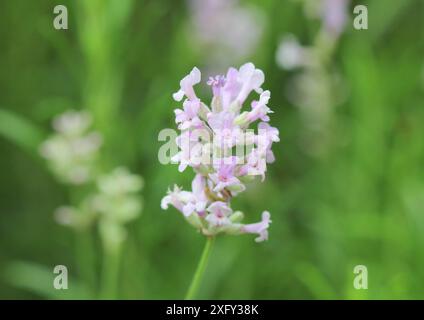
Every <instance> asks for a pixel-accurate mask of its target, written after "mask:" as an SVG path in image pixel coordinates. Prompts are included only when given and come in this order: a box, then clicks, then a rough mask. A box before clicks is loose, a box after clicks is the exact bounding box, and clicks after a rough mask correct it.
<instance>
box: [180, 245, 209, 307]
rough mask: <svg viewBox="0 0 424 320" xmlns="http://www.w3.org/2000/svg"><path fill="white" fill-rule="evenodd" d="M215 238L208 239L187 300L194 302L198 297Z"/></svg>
mask: <svg viewBox="0 0 424 320" xmlns="http://www.w3.org/2000/svg"><path fill="white" fill-rule="evenodd" d="M214 242H215V237H207V240H206V244H205V247H204V248H203V252H202V256H201V257H200V260H199V264H198V265H197V269H196V272H195V273H194V276H193V279H192V280H191V284H190V287H189V288H188V291H187V294H186V296H185V300H192V299H194V298H195V297H196V294H197V292H198V290H199V287H200V283H201V281H202V278H203V274H204V273H205V270H206V267H207V264H208V260H209V257H210V254H211V251H212V247H213V244H214Z"/></svg>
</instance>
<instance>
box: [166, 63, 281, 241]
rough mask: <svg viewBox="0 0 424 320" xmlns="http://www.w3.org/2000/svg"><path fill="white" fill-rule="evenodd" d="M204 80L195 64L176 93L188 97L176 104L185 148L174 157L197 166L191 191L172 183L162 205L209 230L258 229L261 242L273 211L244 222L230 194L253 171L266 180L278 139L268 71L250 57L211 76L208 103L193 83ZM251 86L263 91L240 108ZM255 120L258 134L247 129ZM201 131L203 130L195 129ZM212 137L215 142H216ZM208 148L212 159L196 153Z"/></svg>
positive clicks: (179, 142) (177, 96) (238, 189)
mask: <svg viewBox="0 0 424 320" xmlns="http://www.w3.org/2000/svg"><path fill="white" fill-rule="evenodd" d="M200 81H201V74H200V71H199V70H198V69H197V68H193V70H192V71H191V72H190V74H189V75H188V76H186V77H184V78H183V80H182V81H181V82H180V89H179V90H178V91H177V92H176V93H175V94H174V96H173V97H174V99H175V100H176V101H182V100H183V98H184V97H185V98H186V99H185V100H184V102H183V109H176V110H175V116H176V117H175V122H176V123H177V125H178V129H179V130H180V131H181V135H180V136H179V137H177V145H178V146H179V147H180V149H181V151H180V152H179V153H177V155H176V156H174V161H176V162H178V163H179V171H184V170H185V169H186V168H187V167H191V168H192V169H193V170H194V172H195V177H194V179H193V182H192V187H191V191H184V190H182V189H181V188H179V187H178V186H174V187H173V188H172V189H170V190H168V194H167V195H166V196H165V197H164V198H163V199H162V202H161V207H162V209H168V207H169V206H170V205H171V206H173V207H175V208H176V209H177V210H179V211H180V212H181V213H182V214H183V217H184V218H185V219H186V220H187V221H188V222H189V223H190V224H192V225H193V226H194V227H195V228H196V229H198V230H199V231H200V232H202V233H203V234H204V235H206V236H214V235H217V234H219V233H226V234H234V235H236V234H245V233H252V234H257V238H256V241H258V242H260V241H264V240H267V239H268V227H269V224H270V223H271V219H270V214H269V212H267V211H264V212H263V214H262V220H261V221H260V222H258V223H253V224H242V223H241V220H242V219H243V213H242V212H240V211H233V210H232V209H231V206H230V202H231V199H232V198H233V197H234V196H236V195H237V194H239V193H241V192H243V191H244V190H245V189H246V186H245V184H246V183H247V182H249V181H252V180H253V179H254V178H255V176H258V177H261V180H262V181H263V180H264V178H265V173H266V170H267V163H271V162H273V161H274V160H275V158H274V154H273V152H272V145H273V143H275V142H278V141H279V140H280V139H279V131H278V129H277V128H273V127H271V126H270V125H269V124H268V122H269V121H270V117H269V115H270V114H272V110H271V109H270V108H269V107H268V106H267V105H268V102H269V100H270V97H271V93H270V92H269V91H268V90H265V91H264V90H263V89H262V84H263V83H264V81H265V76H264V73H263V72H262V70H260V69H257V68H256V67H255V66H254V65H253V63H246V64H244V65H243V66H241V67H240V69H238V70H237V69H235V68H230V69H228V71H227V74H226V75H225V76H224V75H218V76H215V77H211V78H210V79H209V81H207V84H208V85H209V86H210V87H211V91H212V93H213V98H212V101H211V104H210V107H209V106H207V105H206V104H204V103H203V102H202V101H201V100H200V99H199V98H198V97H197V95H196V93H195V92H194V89H193V86H194V85H196V84H198V83H200ZM252 92H256V93H257V94H259V99H258V100H254V101H252V102H251V103H250V105H251V107H250V109H248V110H247V111H242V108H243V105H244V104H245V103H246V101H247V99H248V96H249V95H250V94H251V93H252ZM254 125H257V128H258V134H257V135H255V134H254V133H253V130H252V129H249V127H250V126H254ZM249 130H250V131H249ZM198 131H202V132H203V133H204V134H197V132H198ZM245 132H250V133H251V135H250V139H245V138H246V137H245ZM210 141H213V142H214V143H213V146H212V147H211V143H210ZM217 141H218V143H217ZM236 147H242V150H243V152H242V153H241V154H240V153H237V155H236V156H233V155H232V150H233V149H234V148H236ZM244 147H246V149H247V150H245V149H244ZM205 149H209V152H206V154H208V155H209V154H212V156H213V161H209V160H210V159H209V157H203V156H202V157H200V158H199V157H197V156H198V154H197V153H198V152H200V153H202V152H204V150H205Z"/></svg>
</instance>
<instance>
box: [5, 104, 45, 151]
mask: <svg viewBox="0 0 424 320" xmlns="http://www.w3.org/2000/svg"><path fill="white" fill-rule="evenodd" d="M0 136H2V137H3V138H5V139H7V140H9V141H10V142H12V143H14V144H16V145H17V146H19V147H21V148H23V149H25V150H26V151H29V152H31V153H34V152H35V153H36V152H37V149H38V146H39V145H40V143H41V142H42V141H43V140H44V139H45V136H46V134H45V133H44V132H43V130H42V129H40V128H39V127H37V126H36V125H34V124H33V123H31V122H30V121H29V120H27V119H24V118H23V117H21V116H19V115H17V114H15V113H13V112H11V111H7V110H4V109H0Z"/></svg>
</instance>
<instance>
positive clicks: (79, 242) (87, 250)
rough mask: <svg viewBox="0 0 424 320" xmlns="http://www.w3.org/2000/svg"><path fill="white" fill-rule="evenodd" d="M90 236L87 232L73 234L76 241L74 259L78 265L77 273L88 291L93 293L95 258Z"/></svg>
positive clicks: (94, 285)
mask: <svg viewBox="0 0 424 320" xmlns="http://www.w3.org/2000/svg"><path fill="white" fill-rule="evenodd" d="M92 240H93V239H92V238H91V234H90V231H89V230H78V231H77V232H76V233H75V241H76V248H75V251H76V259H77V263H78V271H79V274H80V276H81V279H82V280H83V281H84V283H85V284H86V285H87V287H88V288H89V289H90V291H94V290H95V287H96V284H95V279H96V273H95V269H94V266H95V257H94V249H93V242H92Z"/></svg>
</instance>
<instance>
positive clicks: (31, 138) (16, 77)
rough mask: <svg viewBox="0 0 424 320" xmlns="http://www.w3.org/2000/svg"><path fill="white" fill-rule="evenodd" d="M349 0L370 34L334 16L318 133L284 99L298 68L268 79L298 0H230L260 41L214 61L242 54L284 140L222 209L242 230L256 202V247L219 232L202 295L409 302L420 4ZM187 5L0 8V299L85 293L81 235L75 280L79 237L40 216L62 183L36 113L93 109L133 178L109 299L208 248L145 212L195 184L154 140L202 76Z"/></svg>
mask: <svg viewBox="0 0 424 320" xmlns="http://www.w3.org/2000/svg"><path fill="white" fill-rule="evenodd" d="M58 4H64V5H66V6H67V7H68V15H69V29H68V30H55V29H54V28H53V24H52V22H53V18H54V16H55V15H54V14H53V8H54V6H55V5H58ZM355 4H366V5H367V6H368V9H369V29H368V30H362V31H358V30H354V29H353V27H352V22H351V21H349V22H348V24H347V26H346V30H345V31H344V33H343V34H342V35H341V36H340V39H339V41H338V43H337V47H336V48H335V49H334V52H333V53H332V55H331V68H330V69H332V70H337V73H338V74H339V75H340V76H341V77H342V79H343V83H344V85H343V87H344V90H345V97H344V98H343V99H342V100H341V102H340V103H338V104H337V105H334V106H331V108H330V109H329V110H330V111H328V114H327V118H326V119H327V121H326V123H325V125H324V128H321V129H320V130H321V131H320V133H319V134H315V131H313V129H311V127H310V126H308V124H307V122H305V117H304V115H303V113H304V111H301V110H302V109H300V108H298V107H297V106H295V105H294V104H293V103H292V102H291V100H290V99H288V98H287V87H288V83H289V82H290V81H291V79H292V78H293V75H294V74H295V73H296V72H297V71H285V70H282V69H280V68H279V67H278V66H277V63H276V61H275V53H276V50H277V47H278V44H279V41H280V39H281V37H282V36H283V35H284V34H286V33H293V34H295V35H296V36H297V37H298V38H299V39H300V41H301V42H302V43H303V44H306V45H312V44H313V40H314V37H315V36H316V30H317V26H319V24H320V22H319V21H317V20H316V19H315V20H311V19H308V18H307V17H306V16H305V14H304V11H303V9H302V5H301V3H300V2H299V1H297V2H296V1H282V0H262V1H250V2H249V1H241V4H240V5H243V6H250V5H253V6H255V7H256V8H257V9H258V10H260V11H261V14H262V20H263V30H262V35H261V37H260V40H259V42H258V44H257V45H256V47H255V49H254V50H252V52H250V53H249V54H248V55H247V56H246V57H243V58H242V59H239V60H241V61H237V59H238V58H237V59H236V58H235V57H233V56H231V53H228V54H226V57H227V58H228V61H227V60H226V58H225V57H224V58H223V60H221V65H220V66H218V67H217V69H218V71H220V72H223V71H224V70H225V69H226V68H227V67H230V66H231V65H233V64H235V66H237V67H239V66H240V65H241V64H242V63H244V62H247V61H252V62H253V63H255V65H256V66H257V67H258V68H260V69H262V70H264V73H265V76H266V81H265V84H264V88H267V89H269V90H270V91H271V93H272V97H271V103H270V106H271V108H272V109H273V110H274V111H275V113H274V114H273V115H272V117H271V124H272V125H273V126H275V127H277V128H279V130H280V137H281V142H280V143H278V144H276V145H275V146H274V152H275V155H276V158H277V160H276V162H275V163H273V164H271V165H269V167H268V168H269V169H268V170H269V171H268V175H267V179H266V180H265V182H264V183H262V184H261V183H255V184H252V185H250V186H249V188H248V191H246V192H245V193H243V194H241V195H240V196H239V197H238V198H237V199H236V201H235V202H234V204H233V208H236V209H241V210H242V211H244V212H245V213H246V217H247V220H248V221H256V220H257V219H258V218H259V216H260V213H261V212H262V211H263V210H269V211H270V212H271V214H272V220H273V223H272V225H271V227H270V237H269V241H267V242H264V243H260V244H257V243H255V242H254V241H253V237H252V236H249V235H245V236H237V237H235V236H220V237H219V238H218V239H217V241H216V244H215V247H214V250H213V252H212V257H211V261H210V264H209V266H208V269H207V271H206V276H205V278H204V281H203V283H202V286H201V290H200V293H199V297H200V298H211V299H333V298H334V299H406V298H412V299H419V298H423V297H424V296H423V287H424V268H423V265H424V250H423V244H424V180H423V178H424V176H423V170H422V169H423V164H424V142H423V137H424V125H423V120H424V100H423V98H424V71H423V70H424V54H423V53H424V1H422V0H403V1H398V0H373V1H366V0H362V1H354V2H353V3H351V6H350V9H349V12H350V13H351V16H352V11H353V10H352V8H353V6H354V5H355ZM189 5H190V3H189V1H171V0H169V1H164V0H145V1H135V0H133V1H131V0H125V1H123V0H122V1H121V0H85V1H82V0H75V1H70V0H63V1H59V2H58V1H53V0H40V1H28V0H26V1H24V0H16V1H1V3H0V154H1V157H0V168H1V172H0V181H1V184H0V298H3V299H5V298H22V299H30V298H48V299H62V298H63V299H65V298H90V297H93V296H91V295H90V293H89V292H92V291H95V290H96V288H97V286H98V279H99V277H100V275H99V274H100V270H101V257H100V253H99V251H100V250H97V249H96V248H98V247H99V243H98V235H97V234H96V230H93V232H92V234H90V236H89V237H90V241H92V242H93V247H94V251H92V252H91V253H87V257H89V258H87V257H86V258H87V259H86V262H87V263H90V268H91V269H92V275H91V276H87V275H86V274H83V273H82V271H81V270H80V268H79V267H78V262H77V259H78V255H77V254H76V252H75V242H76V241H78V238H79V235H78V234H77V233H75V232H74V231H72V230H71V229H69V228H65V227H63V226H60V225H58V224H56V222H55V221H54V219H53V212H54V210H55V208H57V207H58V206H60V205H63V204H66V203H69V201H70V199H69V198H70V194H71V193H72V190H70V189H69V188H68V187H66V186H63V185H62V184H60V183H59V182H57V181H56V180H55V179H54V177H53V175H52V174H51V173H50V171H49V170H48V169H47V167H46V163H45V161H43V159H41V157H40V156H39V153H38V147H39V144H40V143H41V142H42V141H43V139H45V138H46V137H47V135H48V134H50V133H51V126H50V122H51V119H52V118H53V117H54V116H55V115H57V114H59V113H61V112H63V111H65V110H68V109H70V108H72V109H87V110H89V111H90V112H91V113H92V114H93V115H94V118H95V124H96V128H97V129H98V130H99V131H101V132H102V133H103V135H104V139H105V143H104V147H103V149H102V161H103V162H104V163H105V166H106V167H114V166H118V165H125V166H128V167H129V168H130V169H131V170H132V172H134V173H137V174H139V175H141V176H143V178H144V180H145V187H144V189H143V191H142V193H141V196H142V198H143V199H144V209H143V212H142V214H141V216H140V217H139V218H138V219H137V220H136V221H134V222H132V223H131V224H130V225H129V226H128V239H127V241H126V242H125V246H124V249H123V250H124V252H123V254H122V260H121V270H120V274H119V288H118V290H119V291H118V297H119V298H122V299H177V298H183V297H184V294H185V291H186V289H187V287H188V285H189V282H190V280H191V276H192V274H193V272H194V270H195V268H196V265H197V261H198V259H199V256H200V254H201V250H202V247H203V245H204V241H205V240H204V237H202V236H201V235H200V234H198V233H196V232H195V231H194V229H193V228H191V227H190V226H189V225H188V224H187V223H186V222H185V221H184V220H183V219H182V217H181V214H180V213H177V211H176V210H174V209H172V210H171V209H170V210H168V211H162V210H161V209H160V200H161V198H162V197H163V196H164V194H165V192H166V190H167V188H168V186H171V185H173V184H174V183H177V184H179V185H183V186H185V187H188V186H189V185H190V181H191V179H192V177H193V174H192V172H191V171H190V170H187V171H186V172H184V173H183V174H180V173H179V172H178V170H177V166H175V165H168V166H164V165H161V164H160V163H159V162H158V159H157V153H158V149H159V147H160V146H161V142H158V139H157V136H158V133H159V131H160V130H161V129H163V128H175V123H174V114H173V109H174V108H175V107H177V106H178V104H177V103H175V102H174V101H173V100H172V93H173V92H175V91H176V90H177V89H178V87H179V80H180V79H181V78H182V77H183V76H184V75H185V74H187V73H188V72H189V70H191V68H192V67H193V66H197V67H199V68H200V69H201V70H202V71H203V70H209V69H213V67H211V59H210V58H209V54H208V53H209V52H210V49H209V48H204V47H202V46H198V45H197V44H196V43H195V42H194V41H193V35H192V33H193V32H194V31H193V28H192V27H190V15H191V14H192V13H191V11H190V9H189ZM229 27H230V26H229ZM329 72H332V71H329ZM199 88H200V87H199ZM205 88H206V86H203V89H205ZM202 94H203V96H204V97H206V98H207V97H208V93H207V92H206V90H204V92H203V93H202ZM334 94H336V93H334ZM206 98H205V100H206V101H207V99H206ZM323 132H324V133H323ZM316 150H319V151H316ZM58 264H63V265H66V266H67V267H68V270H69V273H70V280H69V288H70V289H69V290H68V291H66V290H64V291H60V290H54V289H53V287H52V282H53V278H54V276H55V275H54V274H53V267H54V266H55V265H58ZM356 265H365V266H367V268H368V287H369V288H368V290H355V289H354V288H353V279H354V274H353V268H354V266H356Z"/></svg>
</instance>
